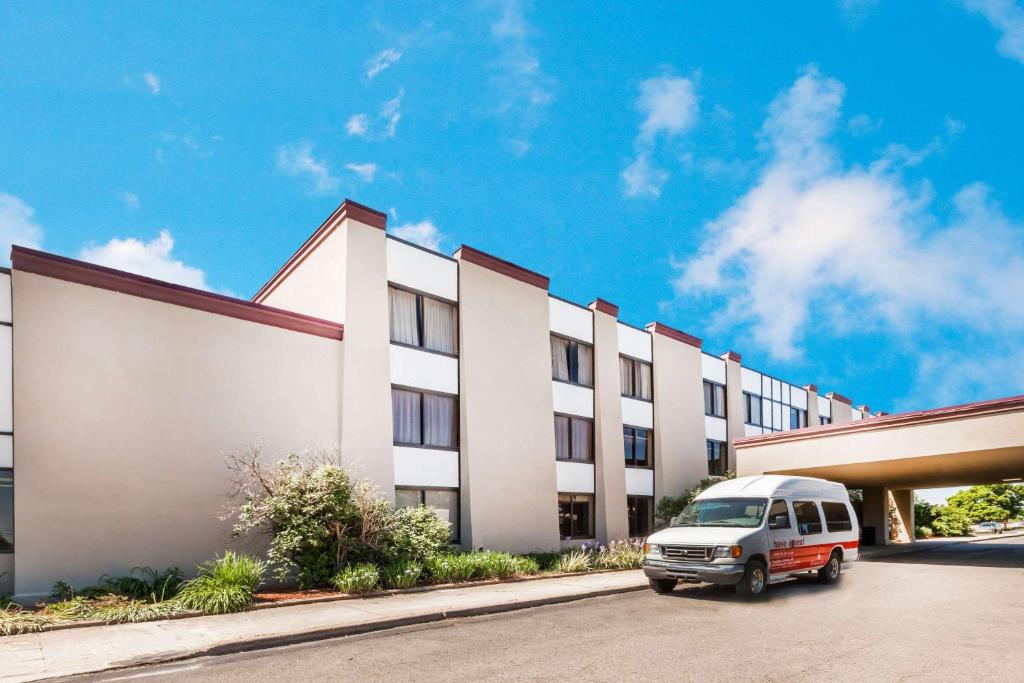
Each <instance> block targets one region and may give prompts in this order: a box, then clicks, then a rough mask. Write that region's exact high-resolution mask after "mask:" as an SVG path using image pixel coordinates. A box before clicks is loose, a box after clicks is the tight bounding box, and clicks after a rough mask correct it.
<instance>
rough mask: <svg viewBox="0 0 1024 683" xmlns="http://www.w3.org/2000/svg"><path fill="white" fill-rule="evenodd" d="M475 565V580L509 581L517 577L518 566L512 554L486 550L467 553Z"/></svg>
mask: <svg viewBox="0 0 1024 683" xmlns="http://www.w3.org/2000/svg"><path fill="white" fill-rule="evenodd" d="M467 557H469V558H470V562H471V563H472V565H473V578H474V579H508V578H511V577H513V576H515V575H516V573H517V570H518V565H517V564H516V559H515V557H514V556H513V555H511V554H510V553H502V552H495V551H493V550H485V551H482V552H474V553H467Z"/></svg>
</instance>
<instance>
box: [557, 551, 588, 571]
mask: <svg viewBox="0 0 1024 683" xmlns="http://www.w3.org/2000/svg"><path fill="white" fill-rule="evenodd" d="M592 560H593V558H592V555H591V553H588V552H587V551H585V550H570V551H568V552H565V553H562V556H561V558H560V559H559V561H558V571H560V572H563V573H566V574H569V573H574V572H589V571H590V570H591V568H592Z"/></svg>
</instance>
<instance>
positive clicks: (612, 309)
mask: <svg viewBox="0 0 1024 683" xmlns="http://www.w3.org/2000/svg"><path fill="white" fill-rule="evenodd" d="M590 308H592V309H594V310H595V311H601V312H602V313H607V314H608V315H610V316H612V317H613V318H618V317H619V307H618V306H616V305H615V304H613V303H612V302H611V301H605V300H604V299H602V298H600V297H598V298H597V299H594V300H593V301H591V302H590Z"/></svg>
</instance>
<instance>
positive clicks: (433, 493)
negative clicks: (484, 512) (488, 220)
mask: <svg viewBox="0 0 1024 683" xmlns="http://www.w3.org/2000/svg"><path fill="white" fill-rule="evenodd" d="M420 505H424V506H426V507H428V508H430V510H431V511H432V512H433V513H434V514H435V515H437V516H438V517H439V518H440V519H441V520H442V521H445V522H448V524H449V526H450V528H451V535H450V536H449V540H450V541H451V542H452V543H458V541H459V490H458V489H415V488H406V487H400V486H396V487H395V507H396V508H414V507H419V506H420Z"/></svg>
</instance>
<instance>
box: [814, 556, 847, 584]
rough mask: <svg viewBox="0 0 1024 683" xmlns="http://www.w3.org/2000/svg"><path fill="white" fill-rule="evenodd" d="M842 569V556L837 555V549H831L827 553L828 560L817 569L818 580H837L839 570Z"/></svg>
mask: <svg viewBox="0 0 1024 683" xmlns="http://www.w3.org/2000/svg"><path fill="white" fill-rule="evenodd" d="M842 571H843V558H842V557H840V556H839V551H838V550H833V551H832V554H831V555H829V558H828V562H826V563H825V566H824V567H822V568H821V569H819V570H818V581H821V582H822V583H835V582H836V581H838V580H839V576H840V572H842Z"/></svg>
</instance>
